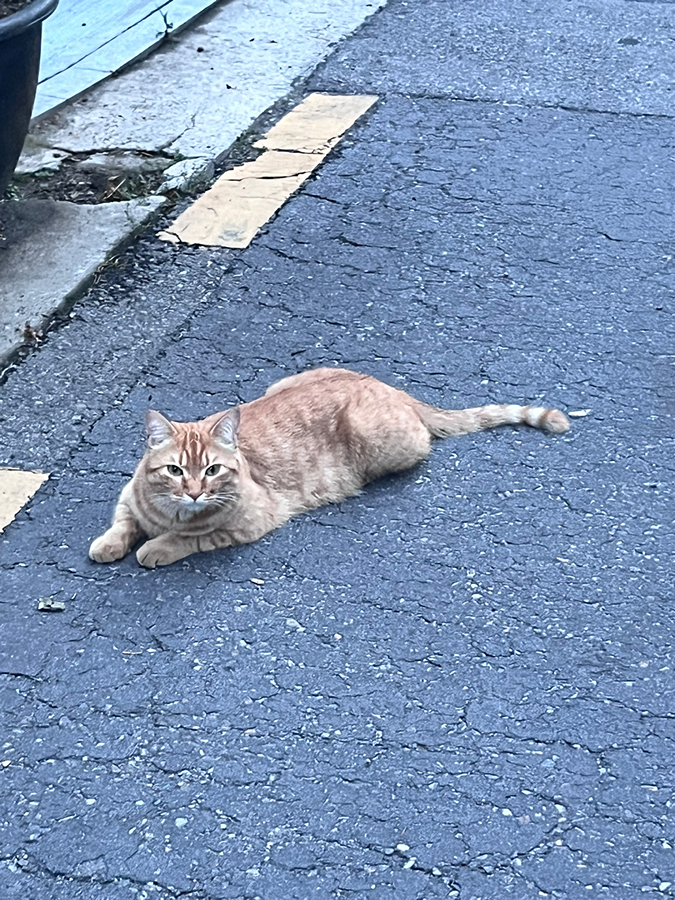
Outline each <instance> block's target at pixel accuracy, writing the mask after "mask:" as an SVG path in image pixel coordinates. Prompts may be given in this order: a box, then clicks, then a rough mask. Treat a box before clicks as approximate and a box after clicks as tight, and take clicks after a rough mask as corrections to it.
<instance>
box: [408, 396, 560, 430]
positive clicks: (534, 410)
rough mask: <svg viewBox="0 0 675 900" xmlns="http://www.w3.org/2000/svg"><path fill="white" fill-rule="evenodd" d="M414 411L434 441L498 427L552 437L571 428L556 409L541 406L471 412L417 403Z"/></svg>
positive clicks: (497, 407) (477, 408)
mask: <svg viewBox="0 0 675 900" xmlns="http://www.w3.org/2000/svg"><path fill="white" fill-rule="evenodd" d="M417 411H418V413H419V415H420V418H421V419H422V422H423V423H424V424H425V425H426V426H427V428H428V429H429V431H430V433H431V434H432V435H433V437H438V438H442V437H449V436H450V435H452V434H469V433H470V432H472V431H484V430H485V429H486V428H495V427H496V426H497V425H521V424H522V425H531V426H532V427H533V428H540V429H541V430H542V431H551V432H553V433H554V434H563V433H564V432H565V431H567V430H568V429H569V427H570V423H569V421H568V419H567V416H565V414H564V413H561V412H560V410H559V409H544V408H543V407H541V406H515V405H514V404H511V403H500V404H499V405H492V406H475V407H473V408H471V409H439V408H438V407H437V406H427V404H426V403H419V405H418V407H417Z"/></svg>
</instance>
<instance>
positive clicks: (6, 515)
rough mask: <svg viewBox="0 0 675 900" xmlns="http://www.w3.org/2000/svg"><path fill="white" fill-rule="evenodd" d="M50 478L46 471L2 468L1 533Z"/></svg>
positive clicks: (0, 493) (0, 484) (0, 479)
mask: <svg viewBox="0 0 675 900" xmlns="http://www.w3.org/2000/svg"><path fill="white" fill-rule="evenodd" d="M48 478H49V475H45V473H44V472H22V471H21V470H20V469H0V534H1V533H2V532H3V531H4V530H5V528H6V527H7V526H8V525H9V523H10V522H11V521H12V520H13V519H14V517H15V516H16V514H17V513H18V512H19V510H20V509H22V508H23V507H24V506H25V505H26V503H28V501H29V500H30V499H31V497H33V496H34V495H35V493H36V492H37V490H38V488H39V487H40V485H41V484H44V482H45V481H46V480H47V479H48Z"/></svg>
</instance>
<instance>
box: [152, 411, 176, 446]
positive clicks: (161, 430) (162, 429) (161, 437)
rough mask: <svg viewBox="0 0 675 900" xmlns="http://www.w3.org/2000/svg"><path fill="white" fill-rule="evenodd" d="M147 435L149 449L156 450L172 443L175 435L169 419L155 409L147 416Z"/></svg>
mask: <svg viewBox="0 0 675 900" xmlns="http://www.w3.org/2000/svg"><path fill="white" fill-rule="evenodd" d="M145 433H146V434H147V436H148V447H150V449H151V450H156V449H157V448H158V447H161V446H162V444H165V443H166V442H167V441H170V440H171V438H172V437H173V434H174V427H173V425H172V424H171V422H169V420H168V419H166V418H164V416H163V415H162V414H161V413H158V412H157V411H156V410H154V409H149V410H148V411H147V412H146V414H145Z"/></svg>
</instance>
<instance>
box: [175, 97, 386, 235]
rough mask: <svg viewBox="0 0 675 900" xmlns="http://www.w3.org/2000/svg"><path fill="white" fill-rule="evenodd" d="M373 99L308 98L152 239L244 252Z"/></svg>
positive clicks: (369, 105)
mask: <svg viewBox="0 0 675 900" xmlns="http://www.w3.org/2000/svg"><path fill="white" fill-rule="evenodd" d="M376 100H377V97H374V96H338V95H334V94H310V95H309V96H308V97H306V98H305V99H304V100H303V101H302V103H299V104H298V106H296V107H295V109H292V110H291V111H290V112H289V113H287V115H285V116H284V117H283V118H282V119H281V120H280V121H279V122H278V123H277V124H276V125H275V126H274V127H273V128H271V129H270V131H269V132H268V133H267V135H266V136H265V138H263V139H262V140H261V141H258V143H257V144H256V147H259V148H261V149H263V150H265V151H266V152H264V153H263V154H262V155H261V156H259V157H258V159H256V160H254V161H253V162H247V163H244V164H243V165H241V166H238V167H237V168H236V169H232V170H230V171H229V172H225V174H224V175H221V177H220V178H219V179H218V180H217V181H216V183H215V184H214V185H213V187H211V188H210V189H209V190H208V191H206V193H205V194H202V196H201V197H200V198H199V199H198V200H196V201H195V202H194V203H193V204H192V206H190V207H189V208H188V209H186V210H185V212H183V213H182V214H181V215H180V216H178V218H177V219H176V221H175V222H174V223H173V225H171V226H170V228H167V230H166V231H161V232H160V233H159V235H158V237H160V238H161V239H162V240H165V241H173V242H174V243H185V244H200V245H202V246H216V247H232V248H236V249H241V248H243V247H248V245H249V244H250V243H251V241H252V240H253V238H254V237H255V235H256V234H257V233H258V231H259V230H260V229H261V228H262V226H263V225H264V224H265V223H266V222H268V221H269V219H270V218H271V217H272V216H273V215H274V213H275V212H276V211H277V210H278V209H279V208H280V207H281V206H283V204H284V203H285V202H286V200H288V198H289V197H290V196H292V194H294V193H295V191H297V189H298V188H299V187H300V185H301V184H302V183H303V182H304V181H305V180H306V179H307V178H309V176H310V175H311V173H312V171H313V170H314V169H315V168H316V167H317V166H318V165H319V163H320V162H321V161H322V160H323V159H325V157H326V156H327V155H328V153H330V151H331V149H332V148H333V147H334V146H335V145H336V144H337V142H338V141H339V140H340V138H341V137H342V135H343V134H344V133H345V132H346V131H347V130H348V129H349V128H351V126H352V125H353V124H354V122H356V120H357V119H358V118H359V117H360V116H362V115H363V114H364V113H365V112H366V110H368V109H370V107H371V106H372V105H373V103H375V101H376Z"/></svg>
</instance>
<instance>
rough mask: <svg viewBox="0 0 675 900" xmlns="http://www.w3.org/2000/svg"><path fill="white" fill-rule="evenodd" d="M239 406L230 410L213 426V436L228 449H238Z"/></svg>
mask: <svg viewBox="0 0 675 900" xmlns="http://www.w3.org/2000/svg"><path fill="white" fill-rule="evenodd" d="M240 418H241V416H240V413H239V407H238V406H235V408H234V409H230V410H228V411H227V412H226V413H223V415H222V416H221V417H220V418H219V419H218V420H217V421H216V422H215V423H214V424H213V425H212V426H211V437H212V438H213V440H214V441H216V443H217V444H220V445H221V447H225V449H226V450H236V449H237V443H238V438H239V420H240Z"/></svg>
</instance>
